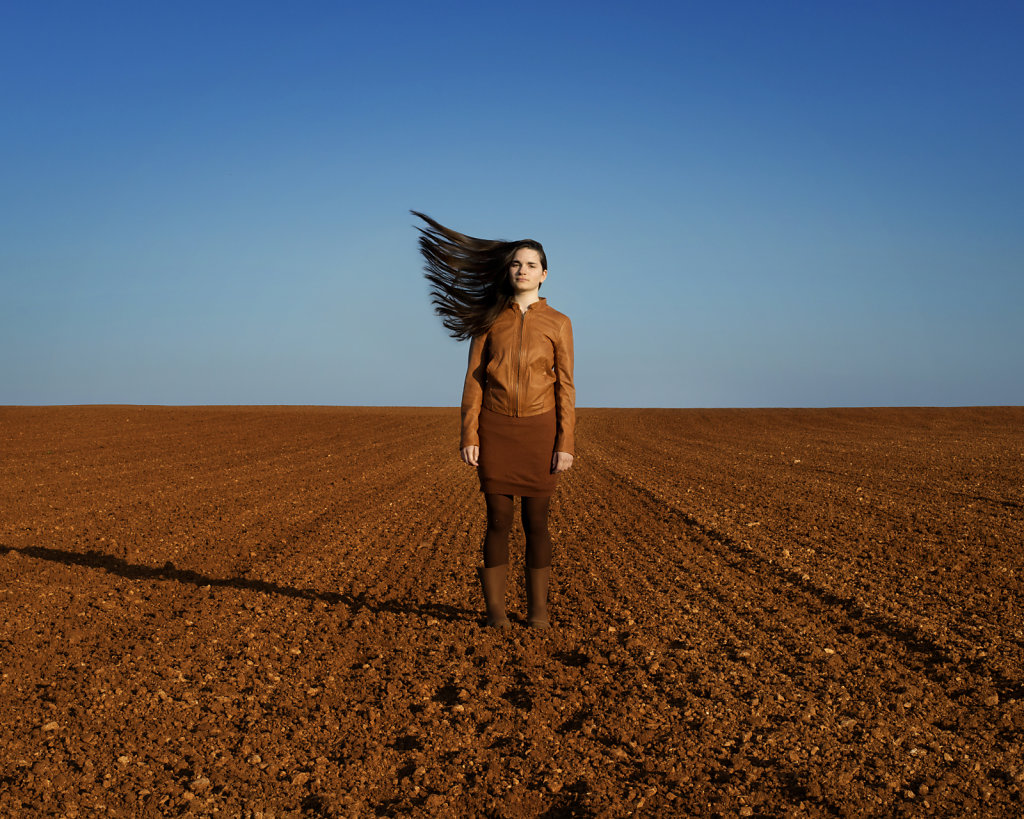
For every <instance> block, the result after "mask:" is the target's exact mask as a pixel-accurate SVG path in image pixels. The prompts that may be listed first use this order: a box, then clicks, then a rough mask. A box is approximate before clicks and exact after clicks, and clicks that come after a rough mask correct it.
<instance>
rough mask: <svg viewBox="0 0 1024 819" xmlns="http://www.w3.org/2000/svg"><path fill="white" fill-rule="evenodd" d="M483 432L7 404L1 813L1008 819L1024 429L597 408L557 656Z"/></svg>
mask: <svg viewBox="0 0 1024 819" xmlns="http://www.w3.org/2000/svg"><path fill="white" fill-rule="evenodd" d="M457 426H458V418H457V411H456V410H450V409H373V408H348V409H329V408H158V407H147V408H142V407H85V408H45V409H39V408H0V615H2V621H0V659H2V672H0V673H2V677H0V709H2V712H0V713H2V717H3V719H2V723H3V727H2V735H0V815H2V816H19V815H23V816H35V815H58V816H59V815H64V816H83V817H84V816H97V815H110V816H136V815H137V816H164V815H180V814H182V813H187V812H194V813H199V814H207V813H219V814H221V815H225V816H237V815H251V816H262V817H270V816H275V817H282V816H292V815H313V816H349V815H354V816H374V815H412V816H452V815H493V816H536V815H546V816H622V815H627V814H639V815H651V816H663V815H707V814H711V815H721V816H736V815H739V816H750V815H753V816H782V815H801V816H814V815H858V816H859V815H896V816H917V815H926V814H938V815H984V816H995V815H1007V816H1017V815H1020V814H1021V812H1022V795H1021V788H1022V785H1024V753H1022V748H1021V744H1022V743H1021V737H1022V735H1024V619H1022V613H1021V605H1020V604H1021V592H1022V582H1021V581H1022V576H1024V565H1022V564H1024V551H1022V543H1024V514H1022V504H1024V492H1022V483H1024V409H1021V408H985V409H901V410H887V409H883V410H749V411H748V410H715V411H700V410H645V411H632V410H595V409H590V410H587V409H584V410H581V411H580V412H579V429H578V436H579V449H578V452H577V460H576V466H575V467H574V469H573V470H572V471H571V472H570V473H568V474H567V475H566V476H565V477H564V478H563V479H562V482H561V485H560V487H559V490H558V492H557V494H556V496H555V499H554V502H553V504H552V531H553V535H554V539H555V564H554V566H555V568H554V578H553V587H552V614H553V619H554V621H555V626H556V627H555V628H553V629H552V630H551V631H550V632H537V631H531V630H528V629H526V628H525V627H523V626H522V613H523V603H522V599H521V598H522V584H521V581H520V580H519V573H520V570H521V565H522V563H521V560H522V534H521V532H517V533H516V535H515V539H514V542H513V549H512V552H513V555H514V572H513V574H514V576H515V585H514V586H513V588H512V589H511V595H510V608H511V610H512V611H513V612H514V619H515V620H516V625H515V627H514V628H513V630H512V631H511V633H501V632H495V631H492V630H488V629H485V628H483V627H482V626H481V609H482V607H481V603H480V595H479V592H478V589H477V586H476V579H475V571H474V567H475V566H476V565H477V561H478V551H479V543H480V541H481V539H482V535H483V511H482V501H481V497H480V495H479V492H478V490H477V485H476V482H475V476H474V475H473V474H472V471H471V470H470V468H469V467H466V466H464V465H463V464H462V463H460V462H459V461H458V459H457V456H456V436H457Z"/></svg>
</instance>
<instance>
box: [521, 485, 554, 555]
mask: <svg viewBox="0 0 1024 819" xmlns="http://www.w3.org/2000/svg"><path fill="white" fill-rule="evenodd" d="M550 503H551V498H550V497H547V498H523V534H525V535H526V565H527V567H528V568H530V569H543V568H545V567H547V566H550V565H551V534H550V532H548V505H549V504H550Z"/></svg>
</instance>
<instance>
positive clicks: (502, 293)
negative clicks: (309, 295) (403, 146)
mask: <svg viewBox="0 0 1024 819" xmlns="http://www.w3.org/2000/svg"><path fill="white" fill-rule="evenodd" d="M413 213H414V214H415V215H416V216H418V217H419V218H421V219H422V220H423V221H424V222H426V223H427V225H428V227H426V228H422V227H421V228H418V230H419V231H420V240H419V241H420V252H421V253H422V254H423V256H424V258H425V259H426V267H425V271H426V277H427V279H428V280H429V281H430V283H431V285H432V288H431V296H432V301H433V304H434V311H435V312H436V313H437V314H438V315H439V316H441V318H442V322H443V324H444V326H445V327H446V328H447V329H448V330H449V331H450V333H451V334H452V336H454V337H455V338H458V339H471V343H470V347H469V366H468V368H467V370H466V380H465V384H464V387H463V391H462V439H461V442H460V444H459V446H460V454H461V457H462V460H463V461H464V462H465V463H467V464H469V465H470V466H473V467H476V470H477V476H478V477H479V479H480V491H481V492H483V493H484V501H485V504H486V507H487V533H486V536H485V537H484V544H483V551H484V555H483V557H484V565H483V568H481V569H480V570H479V573H480V582H481V585H482V587H483V594H484V603H485V604H486V607H487V625H489V626H497V627H499V628H509V626H510V623H509V620H508V617H507V616H506V614H505V588H506V582H507V578H508V539H509V534H510V532H511V530H512V521H513V501H514V498H515V496H519V497H520V498H522V509H521V514H522V523H523V532H524V534H525V535H526V601H527V623H528V624H529V625H531V626H533V627H536V628H548V626H549V618H548V605H547V601H548V581H549V578H550V573H551V535H550V533H549V532H548V504H549V503H550V500H551V495H552V493H553V492H554V490H555V486H556V484H557V481H558V474H559V473H561V472H564V471H565V470H567V469H569V468H570V467H571V466H572V461H573V450H574V432H575V425H576V390H575V387H574V386H573V377H572V369H573V346H572V324H571V323H570V321H569V317H568V316H566V315H565V314H563V313H560V312H558V311H557V310H555V309H554V308H552V307H550V306H548V303H547V300H546V299H545V298H543V297H541V296H540V295H539V290H540V286H541V283H542V282H544V280H545V279H547V276H548V264H547V257H546V256H545V254H544V248H543V247H542V246H541V244H540V243H539V242H535V241H533V240H532V239H523V240H521V241H518V242H504V241H496V240H487V239H475V238H473V237H471V236H465V235H463V234H461V233H458V232H456V231H454V230H451V229H449V228H446V227H444V226H443V225H441V224H439V223H437V222H435V221H434V220H433V219H431V218H430V217H429V216H426V215H424V214H422V213H419V212H417V211H413Z"/></svg>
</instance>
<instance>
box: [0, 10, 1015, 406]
mask: <svg viewBox="0 0 1024 819" xmlns="http://www.w3.org/2000/svg"><path fill="white" fill-rule="evenodd" d="M1022 42H1024V4H1022V3H1020V2H1016V0H1015V1H1014V2H999V1H998V0H986V2H984V3H974V2H967V0H964V2H943V0H927V1H924V0H922V2H900V1H899V0H887V1H886V2H839V1H838V0H836V1H835V2H829V0H820V2H819V0H813V2H812V0H806V2H781V1H779V2H776V1H774V0H773V2H764V1H763V0H751V2H729V1H728V0H725V2H713V3H708V2H704V1H703V0H702V2H679V0H674V2H637V3H627V2H616V3H605V2H585V3H584V2H557V0H555V1H554V2H551V0H548V1H547V2H536V3H535V2H519V3H489V2H480V0H477V1H476V2H465V3H461V2H460V3H452V2H445V1H444V0H439V1H438V2H435V3H425V2H422V0H420V1H419V2H404V1H403V0H396V1H395V2H387V3H367V2H358V3H357V2H299V3H285V2H275V3H268V2H253V1H252V0H247V1H246V2H221V1H220V0H218V2H173V3H171V2H135V0H133V1H132V2H104V1H103V0H97V2H91V3H83V2H79V1H78V0H72V1H69V2H56V1H53V2H51V1H50V0H45V1H44V2H39V0H8V2H4V3H3V4H2V5H0V285H2V289H0V404H78V403H133V404H342V405H344V404H370V405H392V404H399V405H448V406H454V405H457V404H458V402H459V398H460V394H461V386H462V379H463V376H464V369H465V360H466V352H467V347H466V345H465V344H460V343H457V342H455V341H454V340H452V339H450V338H449V337H448V336H447V335H446V334H445V331H444V329H443V328H442V327H441V324H440V321H439V320H438V319H437V318H436V317H435V316H434V315H433V313H432V311H431V308H430V304H429V300H428V289H427V283H426V280H425V279H424V278H423V276H422V265H421V260H420V258H419V256H418V253H417V246H416V235H417V234H416V232H415V230H414V228H413V223H414V219H413V217H412V216H411V215H410V214H409V213H408V210H409V209H410V208H415V209H417V210H422V211H425V212H426V213H428V214H430V215H431V216H433V217H434V218H436V219H438V220H439V221H441V222H443V223H445V224H448V225H451V226H452V227H455V228H456V229H458V230H461V231H462V232H464V233H469V234H471V235H476V236H483V237H488V238H504V239H517V238H524V237H532V238H536V239H539V240H540V241H542V242H543V243H544V245H545V248H546V250H547V254H548V260H549V277H548V280H547V282H546V283H545V284H544V286H543V288H542V290H541V295H542V296H546V297H547V299H548V301H549V303H550V304H551V305H552V306H554V307H556V308H557V309H559V310H562V311H563V312H565V313H567V314H568V315H569V316H570V317H571V318H572V320H573V327H574V330H575V337H576V381H577V399H578V404H579V405H580V406H641V407H642V406H678V407H693V406H726V407H728V406H755V407H756V406H796V407H800V406H864V405H868V406H874V405H976V404H977V405H982V404H1024V320H1022V319H1024V147H1022V146H1024V48H1022V47H1021V43H1022Z"/></svg>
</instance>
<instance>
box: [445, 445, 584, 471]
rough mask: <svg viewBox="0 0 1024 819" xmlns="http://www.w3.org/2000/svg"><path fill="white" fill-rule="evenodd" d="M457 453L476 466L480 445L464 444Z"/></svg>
mask: <svg viewBox="0 0 1024 819" xmlns="http://www.w3.org/2000/svg"><path fill="white" fill-rule="evenodd" d="M459 454H460V455H461V456H462V462H463V463H466V464H469V465H470V466H477V462H478V461H479V460H480V447H478V446H464V447H463V448H462V449H461V450H459ZM570 457H572V456H570Z"/></svg>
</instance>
